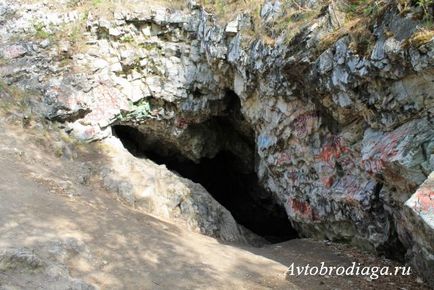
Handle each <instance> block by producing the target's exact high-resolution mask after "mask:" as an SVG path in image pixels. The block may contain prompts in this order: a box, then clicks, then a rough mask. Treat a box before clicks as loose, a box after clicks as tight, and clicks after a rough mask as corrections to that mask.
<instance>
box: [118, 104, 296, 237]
mask: <svg viewBox="0 0 434 290" xmlns="http://www.w3.org/2000/svg"><path fill="white" fill-rule="evenodd" d="M232 108H233V107H232ZM238 119H239V118H238ZM234 120H237V118H225V117H216V118H214V119H212V120H209V121H207V122H206V123H204V124H200V126H201V127H200V130H197V132H202V133H203V134H215V132H221V135H218V138H217V140H223V142H224V144H228V145H227V146H221V148H220V150H219V151H218V152H217V153H216V154H212V158H206V157H204V158H200V159H199V160H194V161H193V160H191V158H188V157H186V155H185V154H183V153H182V152H181V151H180V150H179V148H177V147H176V146H174V145H173V144H170V143H168V142H166V141H163V140H161V139H159V138H156V137H155V135H153V134H151V133H149V134H146V133H144V132H142V131H139V130H138V129H136V128H134V127H131V126H128V125H115V126H113V127H112V128H113V133H114V135H116V136H117V137H118V138H119V139H120V140H121V141H122V143H123V144H124V146H125V148H127V149H128V150H129V151H130V153H132V154H133V155H135V156H136V157H146V158H149V159H151V160H153V161H154V162H156V163H157V164H165V165H166V166H167V168H168V169H169V170H172V171H175V172H176V173H178V174H179V175H181V176H183V177H185V178H188V179H190V180H192V181H194V182H196V183H200V184H201V185H202V186H203V187H204V188H205V189H206V190H207V191H208V192H209V193H210V194H211V195H212V196H213V197H214V198H215V199H216V200H217V201H218V202H219V203H220V204H222V205H223V206H224V207H225V208H226V209H228V210H229V211H230V212H231V213H232V215H233V217H234V218H235V220H236V221H237V222H238V223H239V224H241V225H243V226H244V227H246V228H248V229H249V230H251V231H252V232H254V233H256V234H257V235H260V236H262V237H264V238H265V239H266V240H268V241H269V242H272V243H278V242H283V241H286V240H290V239H293V238H297V232H296V231H295V230H294V229H293V228H292V226H291V223H290V222H289V219H288V216H287V214H286V211H285V209H284V207H283V206H282V205H280V204H278V203H277V202H276V201H275V198H274V196H273V194H272V193H270V192H269V191H267V190H265V189H264V188H263V187H262V186H261V185H260V183H259V181H258V178H257V175H256V172H255V170H254V168H255V166H254V162H255V153H254V152H255V145H254V144H255V143H254V135H253V134H249V133H246V130H245V129H242V128H243V127H245V126H240V122H238V121H236V122H237V123H236V124H234ZM240 128H241V129H240ZM192 130H195V129H194V128H193V129H192ZM227 136H230V140H225V138H228V137H227ZM241 143H242V144H243V145H242V146H241V145H240V146H237V144H238V145H239V144H241ZM246 144H247V145H246ZM178 146H179V145H178ZM237 147H240V148H244V150H238V151H237V149H234V148H237ZM246 152H247V154H246Z"/></svg>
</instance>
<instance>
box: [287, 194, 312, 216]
mask: <svg viewBox="0 0 434 290" xmlns="http://www.w3.org/2000/svg"><path fill="white" fill-rule="evenodd" d="M288 205H289V207H290V209H291V210H292V211H293V212H294V214H296V215H299V216H302V217H303V218H307V219H310V220H318V215H317V214H316V212H315V210H314V209H313V208H312V207H311V206H310V204H309V203H308V202H306V201H300V200H298V199H295V198H292V199H288Z"/></svg>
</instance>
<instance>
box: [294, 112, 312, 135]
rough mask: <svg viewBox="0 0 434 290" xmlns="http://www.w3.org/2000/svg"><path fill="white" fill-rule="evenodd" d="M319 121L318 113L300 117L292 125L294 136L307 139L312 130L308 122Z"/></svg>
mask: <svg viewBox="0 0 434 290" xmlns="http://www.w3.org/2000/svg"><path fill="white" fill-rule="evenodd" d="M317 119H318V112H316V111H311V112H307V113H304V114H301V115H300V116H298V117H297V118H296V119H295V120H294V121H293V123H292V124H291V126H292V129H293V130H294V135H295V136H296V137H298V138H300V137H305V136H306V135H307V134H308V133H309V131H310V129H311V128H308V122H309V121H310V120H317Z"/></svg>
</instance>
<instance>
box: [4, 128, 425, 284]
mask: <svg viewBox="0 0 434 290" xmlns="http://www.w3.org/2000/svg"><path fill="white" fill-rule="evenodd" d="M44 130H45V129H39V130H37V129H35V128H33V129H23V128H22V127H20V126H16V125H10V124H8V125H6V123H4V122H1V123H0V289H91V288H89V287H88V286H87V284H92V285H95V286H97V287H99V288H101V289H249V290H250V289H351V288H353V289H427V288H424V286H423V284H422V283H421V281H417V280H420V279H417V275H416V274H412V275H410V276H406V277H404V276H397V277H395V276H388V277H380V278H379V279H378V280H372V281H370V280H369V279H367V278H366V277H336V276H325V277H324V276H316V277H312V276H308V277H302V276H301V277H289V276H288V277H286V275H285V272H286V270H287V268H288V266H290V265H291V263H295V264H296V265H301V266H302V265H305V264H308V263H309V264H310V265H320V262H322V261H323V262H325V263H326V264H327V265H336V266H341V265H348V264H350V263H351V262H352V261H355V262H361V263H363V265H371V266H381V265H395V264H394V263H392V262H390V261H387V260H384V259H380V258H376V257H373V256H370V255H368V254H364V253H361V252H358V251H356V250H354V249H352V248H350V247H347V246H341V245H335V244H331V243H325V242H316V241H312V240H308V239H297V240H291V241H288V242H285V243H281V244H274V245H269V246H266V247H262V248H254V247H249V246H245V245H244V246H242V245H229V244H224V243H222V242H219V241H218V240H216V239H213V238H210V237H206V236H203V235H200V234H197V233H192V232H190V231H187V230H185V229H183V228H180V227H178V226H177V225H176V224H173V223H171V222H170V221H164V220H161V219H157V218H155V217H152V216H150V215H147V214H145V213H142V212H138V211H136V210H134V209H132V208H130V207H127V206H126V205H124V204H122V203H121V202H119V201H118V200H117V199H116V198H115V197H114V195H113V194H112V193H110V192H106V191H105V190H103V189H102V187H101V186H100V180H99V178H98V172H97V170H96V169H95V168H98V164H102V163H104V154H103V153H102V152H101V151H100V150H99V148H98V146H97V145H96V144H93V145H92V144H91V145H86V146H83V145H82V146H76V147H74V148H72V149H70V150H69V149H68V148H67V147H62V146H61V145H58V146H57V145H53V144H58V143H56V142H58V140H56V137H53V136H54V135H53V134H51V133H48V134H47V133H44V132H45V131H44ZM56 146H57V147H56ZM8 251H9V252H8ZM11 251H12V252H13V253H15V254H16V255H15V256H14V257H15V258H13V259H9V260H8V261H9V262H8V263H5V255H6V254H7V253H11ZM14 251H15V252H14ZM5 253H6V254H5ZM17 253H18V254H17ZM2 254H3V257H2V256H1V255H2ZM9 257H10V256H9ZM17 257H18V258H17ZM23 257H24V258H23ZM2 259H3V260H2ZM2 261H3V264H2ZM14 263H15V264H14ZM5 265H6V266H5ZM80 281H82V282H80ZM71 285H72V286H71ZM86 287H88V288H86Z"/></svg>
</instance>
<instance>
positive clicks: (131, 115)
mask: <svg viewBox="0 0 434 290" xmlns="http://www.w3.org/2000/svg"><path fill="white" fill-rule="evenodd" d="M150 113H151V105H150V104H149V102H148V101H146V100H140V101H138V102H137V103H131V104H130V110H129V111H128V112H121V113H120V114H119V115H118V116H117V119H118V120H119V121H131V120H141V119H145V118H147V117H149V115H150Z"/></svg>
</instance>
